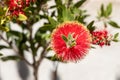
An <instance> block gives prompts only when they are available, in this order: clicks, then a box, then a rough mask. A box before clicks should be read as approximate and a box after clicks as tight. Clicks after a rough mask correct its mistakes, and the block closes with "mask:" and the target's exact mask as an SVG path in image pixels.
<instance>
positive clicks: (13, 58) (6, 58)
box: [1, 56, 20, 61]
mask: <svg viewBox="0 0 120 80" xmlns="http://www.w3.org/2000/svg"><path fill="white" fill-rule="evenodd" d="M1 60H2V61H8V60H20V57H18V56H6V57H2V58H1Z"/></svg>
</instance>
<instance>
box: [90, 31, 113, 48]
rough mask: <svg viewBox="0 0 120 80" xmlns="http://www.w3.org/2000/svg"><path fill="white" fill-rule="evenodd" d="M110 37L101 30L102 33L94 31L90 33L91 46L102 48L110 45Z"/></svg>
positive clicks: (106, 32)
mask: <svg viewBox="0 0 120 80" xmlns="http://www.w3.org/2000/svg"><path fill="white" fill-rule="evenodd" d="M111 38H112V36H111V35H109V34H108V31H106V30H102V31H94V32H92V44H95V45H99V46H101V47H102V46H104V45H107V46H109V45H110V42H111Z"/></svg>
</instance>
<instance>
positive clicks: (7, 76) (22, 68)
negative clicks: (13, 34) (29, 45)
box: [0, 0, 120, 80]
mask: <svg viewBox="0 0 120 80" xmlns="http://www.w3.org/2000/svg"><path fill="white" fill-rule="evenodd" d="M76 1H77V0H76ZM109 2H111V3H112V4H113V12H112V15H111V17H112V20H114V21H116V22H117V23H118V24H119V25H120V9H119V8H120V0H87V1H86V3H85V4H84V5H83V6H82V9H86V10H87V13H88V14H90V17H88V18H87V19H86V21H87V22H90V21H91V20H95V19H96V16H97V12H98V10H99V8H100V6H101V4H102V3H103V4H105V5H107V4H108V3H109ZM52 4H54V2H53V0H51V1H49V2H48V6H49V5H52ZM38 24H39V23H38ZM95 25H96V26H97V27H102V26H103V24H101V22H98V23H95ZM13 26H17V25H15V24H13ZM108 31H109V32H110V33H115V32H119V33H120V30H119V29H115V28H112V27H109V26H108ZM2 52H4V53H5V54H6V55H8V54H15V53H13V52H12V51H10V50H9V51H6V50H2ZM29 56H30V55H29V54H26V57H27V59H28V60H30V57H29ZM57 64H58V63H57V62H51V61H49V60H47V59H44V60H43V62H42V65H41V66H40V69H39V80H53V78H52V76H53V75H55V74H54V71H55V68H56V67H57V78H58V80H120V42H118V43H112V44H111V46H109V47H108V46H105V47H103V48H101V47H99V46H98V47H96V49H91V50H90V51H89V54H88V55H87V56H86V57H85V59H83V60H81V61H79V62H77V63H67V64H64V63H59V64H58V66H57ZM0 80H33V77H32V69H31V68H30V67H28V66H27V65H26V64H25V63H24V62H22V61H19V62H15V61H7V62H2V61H0Z"/></svg>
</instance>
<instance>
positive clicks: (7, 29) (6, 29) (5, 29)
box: [0, 26, 9, 32]
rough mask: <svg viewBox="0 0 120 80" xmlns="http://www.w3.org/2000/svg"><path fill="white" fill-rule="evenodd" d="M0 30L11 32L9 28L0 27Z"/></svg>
mask: <svg viewBox="0 0 120 80" xmlns="http://www.w3.org/2000/svg"><path fill="white" fill-rule="evenodd" d="M0 30H2V31H6V32H8V31H9V28H8V27H3V26H0Z"/></svg>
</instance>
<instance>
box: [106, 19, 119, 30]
mask: <svg viewBox="0 0 120 80" xmlns="http://www.w3.org/2000/svg"><path fill="white" fill-rule="evenodd" d="M108 23H109V24H110V25H111V26H112V27H114V28H120V26H119V25H118V24H117V23H116V22H114V21H109V22H108Z"/></svg>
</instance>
